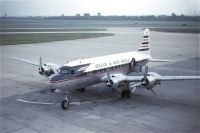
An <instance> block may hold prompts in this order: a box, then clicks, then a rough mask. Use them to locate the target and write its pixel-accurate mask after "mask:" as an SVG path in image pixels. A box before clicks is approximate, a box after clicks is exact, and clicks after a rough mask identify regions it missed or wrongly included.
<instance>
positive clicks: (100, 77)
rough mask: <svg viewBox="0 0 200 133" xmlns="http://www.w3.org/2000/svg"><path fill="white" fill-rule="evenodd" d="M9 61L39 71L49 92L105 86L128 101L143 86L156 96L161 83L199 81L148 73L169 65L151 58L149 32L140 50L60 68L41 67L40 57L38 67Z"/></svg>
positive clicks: (65, 106) (64, 104) (66, 100)
mask: <svg viewBox="0 0 200 133" xmlns="http://www.w3.org/2000/svg"><path fill="white" fill-rule="evenodd" d="M13 59H15V60H17V61H20V62H24V63H28V64H31V65H34V66H37V67H39V69H38V72H39V74H40V75H42V76H44V77H47V78H48V79H49V82H50V90H51V91H52V92H56V91H65V92H66V91H67V90H68V89H69V88H70V89H79V90H82V91H84V90H85V88H86V87H88V86H91V85H94V84H98V83H105V84H106V85H107V86H108V87H112V88H114V89H116V90H117V91H118V92H119V93H120V94H121V97H122V98H129V97H130V95H131V94H132V93H134V92H135V90H136V89H137V88H138V87H139V86H143V87H145V88H146V89H147V90H150V91H152V93H153V94H156V92H155V91H154V90H153V88H154V87H155V86H156V85H158V84H160V82H161V81H171V80H199V79H200V76H162V75H160V74H158V73H155V72H148V66H147V63H148V62H170V61H171V60H160V59H153V58H152V57H151V54H150V31H149V29H145V30H144V35H143V37H142V42H141V44H140V47H139V49H138V50H137V51H133V52H126V53H119V54H112V55H106V56H101V57H94V58H88V59H82V60H75V61H71V62H68V63H66V64H64V65H61V66H59V65H56V64H53V63H45V64H43V63H42V58H41V57H40V59H39V63H34V62H31V61H28V60H24V59H21V58H17V57H13ZM143 68H144V72H143V73H144V75H141V76H131V75H130V73H132V72H136V73H141V72H142V70H143ZM60 85H64V86H65V89H64V90H63V88H62V90H61V89H60V88H59V86H60ZM61 107H62V109H68V107H69V98H68V97H67V95H66V97H65V98H64V99H63V100H62V101H61Z"/></svg>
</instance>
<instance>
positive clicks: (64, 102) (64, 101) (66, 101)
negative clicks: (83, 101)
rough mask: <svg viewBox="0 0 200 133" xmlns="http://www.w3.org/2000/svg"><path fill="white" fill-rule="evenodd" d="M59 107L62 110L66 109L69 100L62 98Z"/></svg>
mask: <svg viewBox="0 0 200 133" xmlns="http://www.w3.org/2000/svg"><path fill="white" fill-rule="evenodd" d="M61 108H62V109H63V110H66V109H68V108H69V100H68V99H64V100H62V102H61Z"/></svg>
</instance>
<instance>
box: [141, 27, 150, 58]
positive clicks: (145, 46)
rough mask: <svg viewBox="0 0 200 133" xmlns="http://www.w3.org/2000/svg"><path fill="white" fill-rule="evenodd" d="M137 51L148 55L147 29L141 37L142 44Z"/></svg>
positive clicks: (148, 39)
mask: <svg viewBox="0 0 200 133" xmlns="http://www.w3.org/2000/svg"><path fill="white" fill-rule="evenodd" d="M138 51H145V52H146V51H147V53H148V54H150V32H149V29H145V30H144V35H143V37H142V43H141V45H140V48H139V49H138Z"/></svg>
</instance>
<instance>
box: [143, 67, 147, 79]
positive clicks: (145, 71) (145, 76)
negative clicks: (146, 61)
mask: <svg viewBox="0 0 200 133" xmlns="http://www.w3.org/2000/svg"><path fill="white" fill-rule="evenodd" d="M147 74H148V66H145V70H144V81H146V79H147Z"/></svg>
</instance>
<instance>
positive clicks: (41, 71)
mask: <svg viewBox="0 0 200 133" xmlns="http://www.w3.org/2000/svg"><path fill="white" fill-rule="evenodd" d="M38 72H39V74H40V75H43V76H46V77H49V76H51V75H52V74H54V71H53V70H52V69H51V68H49V67H48V66H46V65H43V66H42V67H41V68H39V70H38Z"/></svg>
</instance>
